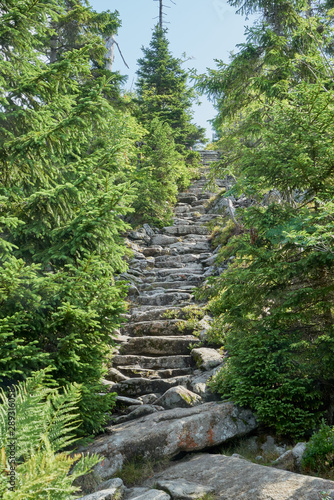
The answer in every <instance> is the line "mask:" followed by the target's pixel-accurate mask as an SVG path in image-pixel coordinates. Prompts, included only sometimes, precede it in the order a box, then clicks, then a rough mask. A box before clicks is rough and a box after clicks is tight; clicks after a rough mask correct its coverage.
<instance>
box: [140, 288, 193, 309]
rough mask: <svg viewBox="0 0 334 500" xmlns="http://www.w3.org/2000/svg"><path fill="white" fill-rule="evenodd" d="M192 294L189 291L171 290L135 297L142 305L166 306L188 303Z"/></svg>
mask: <svg viewBox="0 0 334 500" xmlns="http://www.w3.org/2000/svg"><path fill="white" fill-rule="evenodd" d="M192 298H193V296H192V294H190V293H182V292H178V291H177V293H176V292H175V293H174V292H171V293H156V294H155V295H140V296H139V297H136V302H137V303H138V304H142V305H152V306H154V305H155V306H166V305H177V304H178V305H180V304H182V305H186V304H188V303H190V301H191V300H192Z"/></svg>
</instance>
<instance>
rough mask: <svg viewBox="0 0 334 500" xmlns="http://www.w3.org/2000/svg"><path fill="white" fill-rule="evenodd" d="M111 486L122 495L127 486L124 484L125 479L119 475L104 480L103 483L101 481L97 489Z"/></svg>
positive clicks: (106, 488) (105, 488)
mask: <svg viewBox="0 0 334 500" xmlns="http://www.w3.org/2000/svg"><path fill="white" fill-rule="evenodd" d="M111 488H115V489H116V490H117V491H119V493H120V494H122V495H123V493H124V491H125V486H124V484H123V481H122V479H120V478H119V477H115V478H113V479H108V481H104V482H103V483H100V484H99V485H98V486H97V488H96V490H95V491H101V490H108V489H111Z"/></svg>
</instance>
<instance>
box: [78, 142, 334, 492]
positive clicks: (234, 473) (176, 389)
mask: <svg viewBox="0 0 334 500" xmlns="http://www.w3.org/2000/svg"><path fill="white" fill-rule="evenodd" d="M202 158H203V163H204V167H203V171H202V176H201V178H200V179H198V180H196V181H194V182H193V183H192V185H191V186H190V187H189V189H188V190H187V191H186V192H184V193H180V194H179V196H178V203H177V204H176V206H175V215H174V219H173V224H172V225H171V226H169V227H165V228H163V229H162V230H157V229H155V228H152V227H150V226H149V225H147V224H145V225H144V226H143V228H141V229H140V230H138V231H132V232H130V233H129V235H128V239H127V245H128V246H129V248H131V249H132V251H133V258H132V260H131V262H130V265H129V270H128V272H127V273H125V274H124V275H123V276H122V278H124V279H127V280H128V281H129V282H130V283H131V286H130V288H129V313H128V314H127V317H126V320H127V321H126V323H125V324H124V326H123V327H122V328H121V330H120V331H119V332H117V343H118V344H119V349H118V352H117V353H116V354H115V356H114V357H113V360H112V367H111V368H110V369H109V373H108V376H107V377H106V380H105V381H104V384H105V386H106V390H108V391H111V392H116V393H117V395H118V399H117V412H116V414H115V415H114V416H113V420H112V422H110V425H109V426H108V427H107V428H106V432H105V434H103V435H101V436H100V437H97V438H96V439H95V441H94V443H93V444H92V445H90V446H89V447H88V448H86V449H84V450H82V451H89V452H90V453H98V454H100V455H102V456H103V457H104V459H103V461H102V462H101V463H100V464H99V465H98V466H96V467H95V475H96V477H98V482H99V483H100V484H99V485H98V486H96V487H95V493H92V494H89V495H87V496H85V497H82V499H85V500H98V499H100V500H102V499H105V500H108V499H109V500H119V499H122V500H188V499H189V500H191V499H203V500H204V499H205V500H214V499H222V500H223V499H225V500H232V499H236V498H238V499H245V500H246V499H247V500H288V499H290V500H322V499H326V500H328V499H334V482H332V481H326V480H322V479H318V478H311V477H307V476H302V475H299V474H295V473H292V472H287V471H285V470H278V469H273V468H270V467H263V466H261V465H257V464H253V463H250V462H248V461H246V460H243V459H242V457H224V456H222V455H212V454H210V453H205V454H198V452H199V451H201V450H205V451H207V450H210V448H211V449H212V447H214V446H217V445H220V444H222V443H224V442H226V441H228V440H231V439H232V438H236V437H241V436H245V435H247V434H249V433H252V432H253V431H255V430H256V428H257V422H256V418H255V416H254V415H253V414H252V413H251V411H249V410H247V409H243V408H238V407H236V406H234V405H233V404H232V403H226V402H225V403H224V402H221V401H219V400H218V398H217V396H216V395H214V394H212V393H211V392H210V390H209V389H208V387H207V382H208V380H209V379H210V377H211V376H212V375H213V374H214V373H215V372H216V371H217V370H219V369H220V368H221V366H222V365H223V363H224V358H223V356H222V354H221V353H220V352H219V350H217V349H214V348H213V347H212V346H210V345H206V344H205V333H206V331H207V330H208V329H209V328H210V321H211V318H210V317H209V316H204V317H202V318H201V319H198V320H197V322H196V332H197V333H196V335H194V328H195V327H194V324H193V323H191V322H189V321H188V322H187V318H188V317H189V315H190V317H191V315H192V314H194V311H196V309H198V305H197V304H196V301H195V298H194V293H193V292H194V288H195V287H197V286H199V285H200V284H201V283H203V281H204V280H206V279H207V278H208V277H209V276H211V275H214V274H219V273H221V272H222V271H223V268H218V267H216V265H215V256H216V255H215V252H216V251H215V250H213V248H212V247H211V246H210V240H209V229H208V227H207V223H208V222H210V221H213V220H214V219H215V218H216V217H218V215H217V213H216V212H217V211H216V208H215V207H217V204H215V203H209V200H210V201H212V200H211V199H212V197H213V196H214V193H212V192H209V191H208V190H207V189H206V182H207V181H206V177H205V174H206V172H207V168H208V164H209V163H210V162H211V161H214V160H215V159H216V156H215V153H214V152H203V154H202ZM217 185H218V186H220V187H224V186H225V184H224V181H217ZM244 202H245V200H244V199H240V200H234V206H235V207H237V206H238V205H240V204H242V203H244ZM190 325H191V326H190ZM203 340H204V342H202V341H203ZM203 345H204V346H205V347H203ZM185 452H186V453H189V456H186V457H185V458H181V459H180V460H177V462H176V464H175V465H171V466H170V467H169V468H168V469H167V470H165V471H163V472H161V473H159V474H156V475H155V476H154V477H153V478H150V480H148V481H147V482H146V483H145V484H144V485H142V486H141V487H139V488H130V489H128V488H125V487H124V485H123V482H122V481H121V480H120V479H119V478H116V479H110V478H112V477H113V476H114V475H115V474H116V473H117V471H118V470H119V469H120V468H121V467H122V466H123V465H124V464H125V463H127V462H129V461H131V460H134V459H138V458H139V459H146V458H150V459H151V460H156V461H159V460H161V459H165V458H168V459H175V457H180V456H181V455H180V454H183V455H184V454H185ZM293 452H294V450H292V452H290V455H291V454H292V455H291V456H292V459H293V460H296V459H297V458H299V459H300V457H299V455H298V453H299V452H298V451H296V454H295V455H296V456H293ZM325 494H326V495H327V496H325Z"/></svg>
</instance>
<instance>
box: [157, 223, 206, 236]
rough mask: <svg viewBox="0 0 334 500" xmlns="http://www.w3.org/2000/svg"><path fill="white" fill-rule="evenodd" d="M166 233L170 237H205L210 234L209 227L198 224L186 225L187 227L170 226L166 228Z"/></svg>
mask: <svg viewBox="0 0 334 500" xmlns="http://www.w3.org/2000/svg"><path fill="white" fill-rule="evenodd" d="M164 231H165V233H167V234H168V235H176V236H184V235H186V234H188V235H190V234H191V235H198V234H200V235H204V234H209V229H208V228H207V227H203V226H200V225H196V224H186V225H177V226H170V227H165V228H164Z"/></svg>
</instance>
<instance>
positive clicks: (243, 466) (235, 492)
mask: <svg viewBox="0 0 334 500" xmlns="http://www.w3.org/2000/svg"><path fill="white" fill-rule="evenodd" d="M163 481H175V482H176V483H177V484H179V485H180V483H182V481H184V482H185V483H187V482H188V481H190V482H192V481H193V482H195V483H198V484H201V485H203V486H209V487H212V488H213V489H214V492H215V498H216V499H217V500H232V499H238V500H320V499H323V498H326V499H327V498H334V482H333V481H327V480H325V479H320V478H316V477H312V476H303V475H301V474H294V473H292V472H287V471H284V470H278V469H274V468H272V467H264V466H263V465H257V464H253V463H251V462H248V461H247V460H243V459H240V458H234V457H226V456H224V455H210V454H199V455H195V456H194V457H193V458H191V459H187V460H182V461H179V462H177V463H176V464H175V465H173V466H172V467H170V468H168V469H167V470H165V471H163V472H161V473H159V474H156V475H155V476H153V477H152V478H150V479H149V480H148V481H146V483H145V484H146V485H151V484H154V485H157V484H158V485H160V484H161V483H162V482H163ZM325 493H327V494H328V496H326V495H325Z"/></svg>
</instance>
